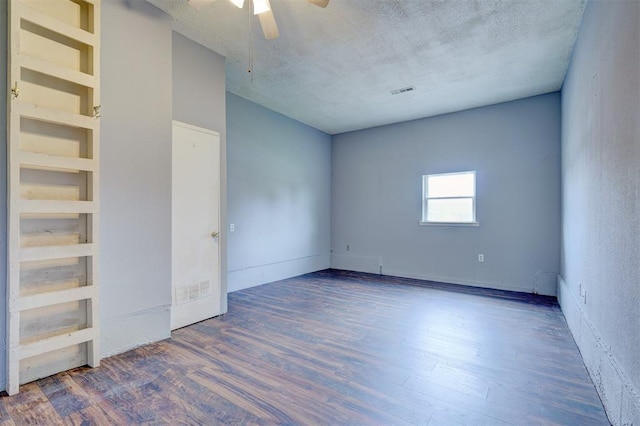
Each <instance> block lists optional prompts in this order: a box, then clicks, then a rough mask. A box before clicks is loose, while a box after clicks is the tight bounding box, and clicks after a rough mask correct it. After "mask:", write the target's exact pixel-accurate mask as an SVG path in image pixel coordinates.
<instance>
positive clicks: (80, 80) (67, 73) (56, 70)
mask: <svg viewBox="0 0 640 426" xmlns="http://www.w3.org/2000/svg"><path fill="white" fill-rule="evenodd" d="M19 58H20V60H19V64H20V66H21V67H23V68H27V69H30V70H33V71H37V72H39V73H41V74H46V75H50V76H52V77H56V78H59V79H61V80H65V81H69V82H71V83H76V84H79V85H81V86H84V87H90V88H94V87H96V84H97V79H96V77H95V76H93V75H90V74H85V73H83V72H80V71H76V70H73V69H71V68H66V67H63V66H61V65H58V64H54V63H51V62H48V61H45V60H43V59H40V58H36V57H33V56H29V55H26V54H24V53H21V54H20V56H19Z"/></svg>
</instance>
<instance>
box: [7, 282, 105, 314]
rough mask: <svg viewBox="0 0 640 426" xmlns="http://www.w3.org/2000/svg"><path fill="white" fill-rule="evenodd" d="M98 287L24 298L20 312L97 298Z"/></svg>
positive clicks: (21, 299) (51, 292)
mask: <svg viewBox="0 0 640 426" xmlns="http://www.w3.org/2000/svg"><path fill="white" fill-rule="evenodd" d="M97 289H98V288H97V287H96V286H94V285H90V286H84V287H77V288H71V289H67V290H58V291H50V292H46V293H42V294H35V295H31V296H23V297H20V298H19V299H18V310H19V311H25V310H27V309H36V308H43V307H45V306H53V305H58V304H60V303H68V302H76V301H79V300H86V299H91V298H94V297H96V296H97Z"/></svg>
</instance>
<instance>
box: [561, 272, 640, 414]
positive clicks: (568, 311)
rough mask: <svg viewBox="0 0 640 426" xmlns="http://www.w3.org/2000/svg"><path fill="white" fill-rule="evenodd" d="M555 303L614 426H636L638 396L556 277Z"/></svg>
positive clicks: (595, 329) (639, 397) (573, 297)
mask: <svg viewBox="0 0 640 426" xmlns="http://www.w3.org/2000/svg"><path fill="white" fill-rule="evenodd" d="M558 301H559V302H560V307H561V308H562V312H563V314H564V317H565V318H566V320H567V324H568V325H569V330H571V334H573V338H574V340H575V341H576V344H577V345H578V348H579V349H580V353H581V354H582V359H583V360H584V364H585V365H586V367H587V371H588V372H589V375H590V376H591V379H592V380H593V383H594V385H595V386H596V389H597V391H598V394H599V395H600V399H601V400H602V403H603V405H604V408H605V410H606V411H607V416H608V417H609V420H610V421H611V423H613V424H614V425H640V393H639V392H638V389H635V388H634V386H633V384H632V383H631V381H630V380H629V378H628V377H627V375H626V374H625V372H624V371H623V370H622V369H621V368H620V365H619V363H618V362H617V360H616V357H615V356H614V354H613V353H612V351H611V348H610V347H609V346H608V345H607V344H606V341H605V340H604V339H603V337H602V335H601V334H600V332H599V331H598V329H597V328H596V326H595V325H594V324H593V323H592V322H591V321H590V320H589V318H588V317H587V315H586V312H585V310H584V309H583V306H582V304H581V301H580V300H578V298H577V297H576V296H574V295H573V294H571V291H570V289H569V286H568V285H567V283H566V282H565V281H564V279H563V278H562V277H561V276H558Z"/></svg>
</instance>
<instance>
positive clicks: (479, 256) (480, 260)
mask: <svg viewBox="0 0 640 426" xmlns="http://www.w3.org/2000/svg"><path fill="white" fill-rule="evenodd" d="M478 262H484V254H479V255H478Z"/></svg>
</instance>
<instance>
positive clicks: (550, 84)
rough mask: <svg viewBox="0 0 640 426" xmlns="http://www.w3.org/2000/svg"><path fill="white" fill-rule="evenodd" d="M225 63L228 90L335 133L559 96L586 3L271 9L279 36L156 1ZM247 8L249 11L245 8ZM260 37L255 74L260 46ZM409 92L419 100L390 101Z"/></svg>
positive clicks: (174, 1)
mask: <svg viewBox="0 0 640 426" xmlns="http://www.w3.org/2000/svg"><path fill="white" fill-rule="evenodd" d="M147 1H149V2H150V3H152V4H154V5H156V6H157V7H159V8H160V9H162V10H164V11H165V12H167V13H168V14H169V15H171V16H172V17H173V26H174V29H175V30H176V31H177V32H179V33H181V34H183V35H185V36H187V37H189V38H191V39H193V40H195V41H197V42H198V43H200V44H203V45H205V46H207V47H208V48H210V49H211V50H213V51H215V52H217V53H219V54H221V55H223V56H225V57H226V85H227V90H228V91H230V92H231V93H234V94H236V95H239V96H241V97H243V98H246V99H249V100H251V101H253V102H256V103H258V104H260V105H263V106H265V107H267V108H270V109H272V110H274V111H277V112H279V113H281V114H284V115H286V116H288V117H291V118H293V119H296V120H298V121H301V122H303V123H306V124H308V125H310V126H313V127H315V128H317V129H320V130H322V131H325V132H327V133H329V134H336V133H342V132H346V131H351V130H358V129H363V128H369V127H375V126H380V125H384V124H389V123H396V122H400V121H406V120H412V119H416V118H422V117H429V116H434V115H439V114H444V113H448V112H454V111H460V110H464V109H468V108H473V107H478V106H484V105H490V104H495V103H499V102H505V101H510V100H514V99H519V98H523V97H528V96H534V95H539V94H543V93H549V92H554V91H557V90H559V89H560V88H561V87H562V82H563V79H564V76H565V73H566V71H567V67H568V64H569V60H570V57H571V52H572V49H573V45H574V42H575V40H576V36H577V33H578V29H579V26H580V21H581V19H582V13H583V10H584V6H585V0H331V1H330V3H329V6H328V7H327V8H326V9H321V8H318V7H316V6H313V5H311V4H309V3H307V2H306V1H304V0H271V6H272V9H273V12H274V14H275V18H276V21H277V24H278V27H279V29H280V37H279V38H277V39H275V40H265V39H264V37H263V35H262V30H261V29H260V24H259V21H258V19H257V17H252V16H250V14H249V8H248V6H247V5H245V7H244V9H243V10H241V9H238V8H236V7H235V6H233V5H232V4H231V3H230V2H229V0H217V1H215V2H214V3H212V4H210V5H208V6H205V7H203V8H202V9H200V10H196V9H194V8H192V7H190V6H188V5H187V1H186V0H147ZM246 3H248V0H247V1H246ZM252 32H253V41H254V42H253V70H252V73H251V74H249V73H248V72H247V68H248V66H249V63H250V62H249V61H250V51H251V48H250V39H251V34H252ZM407 86H414V87H415V90H413V91H410V92H406V93H402V94H399V95H391V93H390V92H391V91H392V90H395V89H399V88H403V87H407Z"/></svg>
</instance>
